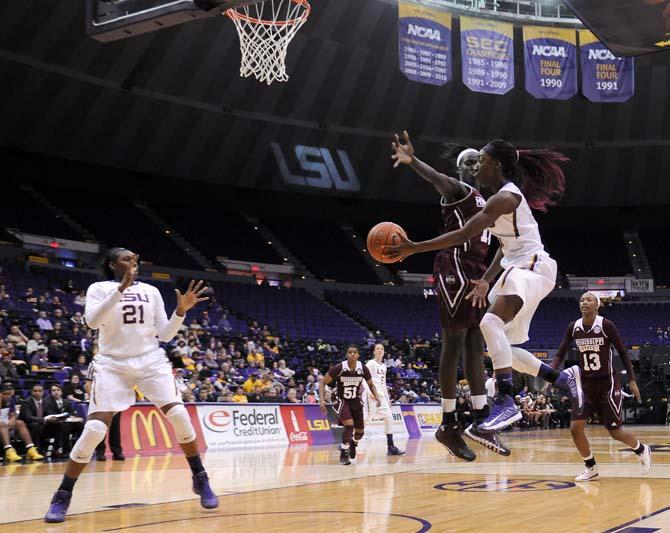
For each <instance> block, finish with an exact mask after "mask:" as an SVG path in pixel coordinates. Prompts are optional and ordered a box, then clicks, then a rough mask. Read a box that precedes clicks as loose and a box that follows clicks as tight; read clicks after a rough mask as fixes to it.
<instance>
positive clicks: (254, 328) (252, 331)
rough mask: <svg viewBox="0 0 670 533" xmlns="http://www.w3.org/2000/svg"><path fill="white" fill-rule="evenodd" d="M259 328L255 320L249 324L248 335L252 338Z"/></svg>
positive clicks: (256, 334) (258, 331) (255, 335)
mask: <svg viewBox="0 0 670 533" xmlns="http://www.w3.org/2000/svg"><path fill="white" fill-rule="evenodd" d="M260 331H261V330H260V328H259V327H258V322H256V321H255V320H254V321H253V322H252V323H251V324H250V325H249V336H250V337H252V338H254V339H255V338H256V337H257V336H258V334H259V333H260Z"/></svg>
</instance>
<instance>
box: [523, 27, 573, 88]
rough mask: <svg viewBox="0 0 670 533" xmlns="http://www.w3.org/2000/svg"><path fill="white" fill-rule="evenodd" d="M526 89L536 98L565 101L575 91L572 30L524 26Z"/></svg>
mask: <svg viewBox="0 0 670 533" xmlns="http://www.w3.org/2000/svg"><path fill="white" fill-rule="evenodd" d="M523 49H524V62H525V67H526V91H528V92H529V93H530V94H532V95H533V96H534V97H535V98H551V99H554V100H567V99H568V98H572V97H573V96H574V95H575V94H577V38H576V33H575V30H570V29H561V28H545V27H542V26H524V28H523Z"/></svg>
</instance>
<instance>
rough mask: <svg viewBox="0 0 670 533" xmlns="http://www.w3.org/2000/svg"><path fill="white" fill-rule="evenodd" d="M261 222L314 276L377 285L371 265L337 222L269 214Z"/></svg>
mask: <svg viewBox="0 0 670 533" xmlns="http://www.w3.org/2000/svg"><path fill="white" fill-rule="evenodd" d="M262 221H263V222H264V223H265V224H267V226H268V227H269V229H270V230H271V231H272V232H273V233H274V234H275V235H276V236H277V238H278V239H279V240H280V241H282V242H283V243H284V244H285V245H286V246H287V247H288V248H289V249H290V250H291V251H292V252H293V253H294V254H295V255H296V256H297V257H298V258H299V259H300V260H301V261H303V262H304V263H305V265H306V266H307V268H308V269H309V270H310V271H311V272H313V273H314V275H316V276H317V277H318V278H320V279H331V280H336V281H340V282H349V283H376V284H379V278H378V277H377V276H376V274H375V273H374V272H373V270H372V267H370V265H369V264H368V263H367V262H366V261H365V259H364V257H363V256H362V255H361V252H360V251H359V250H356V248H355V247H354V244H353V242H352V241H351V239H350V238H349V237H348V236H347V235H346V234H345V233H344V231H343V230H342V229H341V228H339V227H338V226H337V224H335V223H332V222H323V221H318V220H309V221H306V220H298V219H285V218H272V217H262Z"/></svg>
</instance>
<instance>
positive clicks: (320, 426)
mask: <svg viewBox="0 0 670 533" xmlns="http://www.w3.org/2000/svg"><path fill="white" fill-rule="evenodd" d="M304 409H305V418H306V419H307V428H308V429H309V433H310V436H311V438H312V442H311V443H312V444H333V443H334V442H335V437H334V436H333V432H332V431H331V427H330V422H329V421H328V415H327V414H325V415H324V414H323V413H322V412H321V409H320V408H319V406H318V405H305V406H304Z"/></svg>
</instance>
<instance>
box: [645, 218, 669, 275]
mask: <svg viewBox="0 0 670 533" xmlns="http://www.w3.org/2000/svg"><path fill="white" fill-rule="evenodd" d="M640 238H641V239H642V245H643V246H644V250H645V253H646V254H647V260H648V261H649V265H650V266H651V271H652V273H653V274H654V279H655V280H656V284H657V285H666V286H669V285H670V255H669V254H668V249H667V247H665V246H663V245H662V244H661V243H664V242H667V240H668V230H667V229H662V228H658V229H656V228H654V229H651V228H644V229H641V230H640Z"/></svg>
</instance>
